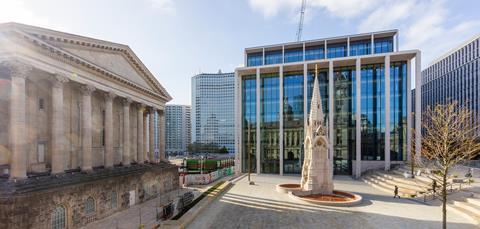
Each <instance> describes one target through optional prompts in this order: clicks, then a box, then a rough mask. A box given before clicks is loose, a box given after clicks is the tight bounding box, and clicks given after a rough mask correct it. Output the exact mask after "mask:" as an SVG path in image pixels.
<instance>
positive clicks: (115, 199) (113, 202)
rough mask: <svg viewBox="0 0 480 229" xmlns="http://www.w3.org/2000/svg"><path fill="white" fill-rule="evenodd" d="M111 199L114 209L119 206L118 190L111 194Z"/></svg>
mask: <svg viewBox="0 0 480 229" xmlns="http://www.w3.org/2000/svg"><path fill="white" fill-rule="evenodd" d="M110 195H111V196H110V201H111V204H112V205H111V207H112V209H113V208H117V192H115V191H113V192H112V193H111V194H110Z"/></svg>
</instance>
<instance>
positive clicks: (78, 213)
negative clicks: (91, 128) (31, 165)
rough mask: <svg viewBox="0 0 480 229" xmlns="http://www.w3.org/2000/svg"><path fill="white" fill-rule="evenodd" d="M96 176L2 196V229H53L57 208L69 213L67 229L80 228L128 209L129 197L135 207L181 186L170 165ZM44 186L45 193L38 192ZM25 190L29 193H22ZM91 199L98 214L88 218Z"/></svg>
mask: <svg viewBox="0 0 480 229" xmlns="http://www.w3.org/2000/svg"><path fill="white" fill-rule="evenodd" d="M105 171H107V170H105ZM94 173H98V174H78V175H76V176H72V177H65V179H69V180H68V181H63V180H62V182H70V183H71V182H72V180H73V182H75V180H78V181H79V182H77V183H76V184H71V185H62V184H61V183H62V182H57V181H56V180H55V179H64V178H48V179H49V180H48V181H45V182H43V184H42V185H35V188H33V189H32V188H31V187H30V188H28V186H22V187H23V189H22V187H21V188H17V190H16V191H15V193H14V194H12V195H10V196H6V195H5V194H4V193H3V196H1V197H0V228H51V219H52V212H53V211H54V209H55V208H56V207H58V206H63V207H65V209H66V222H67V227H68V228H79V227H81V226H85V225H86V224H88V222H91V220H98V219H101V218H104V217H107V216H109V215H111V214H113V213H115V212H118V211H121V210H124V209H127V208H129V206H130V205H131V204H132V203H130V193H134V195H135V203H134V204H138V203H141V202H144V201H146V200H148V199H151V198H154V197H156V196H158V195H161V194H163V193H166V192H169V191H171V190H174V189H176V188H178V186H179V184H178V182H179V181H178V169H177V167H176V166H173V165H168V164H161V165H132V166H131V167H117V168H115V169H112V170H108V171H107V172H101V171H100V172H94ZM87 177H88V178H87ZM29 179H35V178H29ZM82 179H83V180H88V181H82ZM49 183H50V184H49ZM58 183H60V184H58ZM0 185H2V184H1V181H0ZM45 186H46V187H47V188H46V189H45V190H37V189H41V188H42V187H45ZM50 186H52V187H50ZM3 190H7V189H3ZM22 190H28V191H25V193H23V191H22ZM112 192H116V196H117V207H112V196H114V195H112ZM0 194H2V193H0ZM89 197H92V198H93V199H94V200H95V213H94V214H90V215H86V214H85V201H86V200H87V198H89Z"/></svg>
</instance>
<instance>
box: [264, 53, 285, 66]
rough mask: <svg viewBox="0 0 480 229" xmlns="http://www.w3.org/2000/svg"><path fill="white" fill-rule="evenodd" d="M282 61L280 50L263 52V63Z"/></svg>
mask: <svg viewBox="0 0 480 229" xmlns="http://www.w3.org/2000/svg"><path fill="white" fill-rule="evenodd" d="M280 63H282V51H281V50H280V51H271V52H265V64H280Z"/></svg>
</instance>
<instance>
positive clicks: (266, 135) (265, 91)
mask: <svg viewBox="0 0 480 229" xmlns="http://www.w3.org/2000/svg"><path fill="white" fill-rule="evenodd" d="M261 78H262V79H261V82H262V84H261V89H260V90H261V98H260V99H261V104H260V105H261V106H260V107H261V126H260V128H261V148H260V161H261V170H260V172H261V173H279V172H280V169H279V162H280V159H279V158H280V148H279V142H278V140H279V126H280V125H279V112H280V102H279V99H280V98H279V97H280V92H279V90H280V88H279V79H278V74H277V73H273V74H262V76H261Z"/></svg>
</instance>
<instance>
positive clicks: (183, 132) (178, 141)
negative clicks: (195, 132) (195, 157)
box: [165, 104, 191, 154]
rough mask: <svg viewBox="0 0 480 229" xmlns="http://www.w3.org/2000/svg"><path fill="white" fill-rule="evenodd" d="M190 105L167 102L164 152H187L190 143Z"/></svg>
mask: <svg viewBox="0 0 480 229" xmlns="http://www.w3.org/2000/svg"><path fill="white" fill-rule="evenodd" d="M190 136H191V133H190V106H188V105H176V104H168V105H166V108H165V152H166V153H167V154H178V153H185V152H187V146H188V144H190V142H191V140H190Z"/></svg>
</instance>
